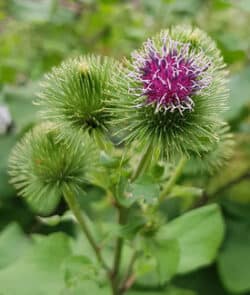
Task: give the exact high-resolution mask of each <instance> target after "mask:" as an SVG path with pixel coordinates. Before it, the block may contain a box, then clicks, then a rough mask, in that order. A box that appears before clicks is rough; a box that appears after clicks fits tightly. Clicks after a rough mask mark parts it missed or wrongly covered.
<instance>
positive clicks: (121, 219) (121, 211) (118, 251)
mask: <svg viewBox="0 0 250 295" xmlns="http://www.w3.org/2000/svg"><path fill="white" fill-rule="evenodd" d="M126 219H127V210H126V208H124V207H120V206H119V207H118V223H119V224H120V225H124V223H125V222H126ZM123 244H124V239H123V238H122V237H120V236H119V237H118V238H117V241H116V246H115V256H114V264H113V271H112V278H113V283H114V286H115V287H114V289H115V293H114V294H119V272H120V264H121V258H122V248H123Z"/></svg>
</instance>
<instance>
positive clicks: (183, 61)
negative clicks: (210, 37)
mask: <svg viewBox="0 0 250 295" xmlns="http://www.w3.org/2000/svg"><path fill="white" fill-rule="evenodd" d="M157 45H158V44H157ZM157 45H156V44H155V42H154V41H153V40H151V39H149V40H148V41H147V42H146V43H145V44H144V50H143V53H141V52H135V53H134V54H133V55H132V59H133V62H132V63H133V70H132V71H131V72H130V73H129V76H130V77H131V78H132V79H134V80H136V81H137V82H139V85H140V87H139V88H138V87H135V88H133V89H132V91H135V92H136V95H137V96H138V97H140V98H141V97H144V98H145V100H144V101H143V103H141V101H140V103H139V106H140V107H141V106H144V105H145V104H146V105H151V104H154V105H156V112H158V111H159V110H164V111H165V112H166V111H170V112H174V111H175V110H178V111H179V112H180V113H181V114H182V113H183V111H185V110H189V111H192V110H193V109H194V101H193V99H192V97H193V96H195V95H198V94H199V93H200V91H202V90H205V89H206V88H207V87H208V86H209V85H210V82H211V77H210V75H209V74H208V73H207V69H208V68H209V67H210V65H211V62H210V60H208V58H207V57H205V56H204V54H203V52H202V51H200V52H198V53H197V51H196V52H194V51H192V49H191V44H190V43H182V42H178V41H175V40H173V39H171V38H170V37H169V36H167V35H163V36H161V39H160V44H159V45H158V46H157Z"/></svg>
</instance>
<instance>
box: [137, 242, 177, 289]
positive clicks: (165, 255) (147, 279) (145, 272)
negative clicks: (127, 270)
mask: <svg viewBox="0 0 250 295" xmlns="http://www.w3.org/2000/svg"><path fill="white" fill-rule="evenodd" d="M145 247H146V252H145V255H144V256H141V257H140V258H139V259H138V261H137V263H136V276H137V277H138V280H137V281H138V282H139V284H141V285H143V286H145V287H150V286H159V285H163V284H164V283H166V282H167V281H169V280H170V279H171V278H172V277H173V276H174V275H175V274H176V272H177V269H178V264H179V254H180V253H179V245H178V242H177V241H176V240H154V241H151V240H145Z"/></svg>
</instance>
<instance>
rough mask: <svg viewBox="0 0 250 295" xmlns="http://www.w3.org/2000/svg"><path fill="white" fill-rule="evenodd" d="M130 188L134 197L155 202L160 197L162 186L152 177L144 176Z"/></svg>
mask: <svg viewBox="0 0 250 295" xmlns="http://www.w3.org/2000/svg"><path fill="white" fill-rule="evenodd" d="M130 190H131V194H132V198H133V199H136V200H145V201H146V202H147V203H154V201H155V200H156V199H157V198H158V197H159V193H160V186H159V184H158V183H156V182H155V180H154V179H153V178H152V177H150V176H142V177H140V178H138V179H137V180H136V181H135V182H134V183H132V184H131V185H130Z"/></svg>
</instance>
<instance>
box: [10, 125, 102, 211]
mask: <svg viewBox="0 0 250 295" xmlns="http://www.w3.org/2000/svg"><path fill="white" fill-rule="evenodd" d="M57 135H58V130H56V129H55V128H54V126H53V125H51V123H43V124H41V125H39V126H37V127H35V128H34V129H33V130H31V131H30V132H28V133H27V134H26V135H25V136H24V138H23V139H22V140H21V141H20V142H19V143H18V144H17V145H16V147H15V148H14V149H13V151H12V154H11V156H10V159H9V173H10V175H11V182H12V183H13V184H14V186H15V187H16V189H17V190H18V192H19V194H20V195H21V196H23V197H25V198H28V199H29V200H30V201H31V202H33V203H34V204H35V203H39V202H40V201H41V202H40V203H41V204H43V207H46V204H52V203H53V204H56V203H57V202H58V201H59V199H60V197H61V196H62V192H63V190H64V189H65V188H69V189H70V190H71V191H74V192H76V193H79V192H82V191H83V189H84V185H85V184H86V182H88V181H89V179H90V175H91V171H92V170H93V168H94V165H95V164H94V163H95V162H97V153H96V152H95V149H94V147H93V145H92V144H90V143H89V141H86V142H85V143H83V141H81V142H79V141H78V142H76V143H75V144H74V145H70V146H69V145H66V144H65V143H64V142H62V141H60V142H58V141H57V140H56V138H57ZM52 207H53V206H52Z"/></svg>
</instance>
